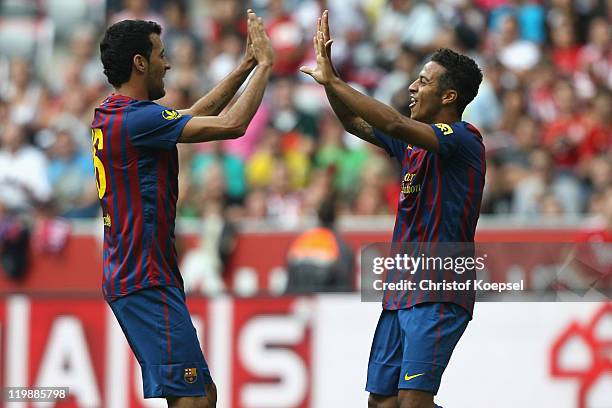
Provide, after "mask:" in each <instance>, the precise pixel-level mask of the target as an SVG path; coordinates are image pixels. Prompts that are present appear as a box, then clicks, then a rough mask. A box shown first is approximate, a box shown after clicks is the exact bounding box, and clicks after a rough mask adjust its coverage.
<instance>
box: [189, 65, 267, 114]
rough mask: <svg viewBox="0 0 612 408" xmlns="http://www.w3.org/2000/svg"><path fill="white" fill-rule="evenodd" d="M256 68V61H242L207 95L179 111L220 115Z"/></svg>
mask: <svg viewBox="0 0 612 408" xmlns="http://www.w3.org/2000/svg"><path fill="white" fill-rule="evenodd" d="M253 68H255V64H254V63H249V62H248V61H242V63H241V64H240V65H239V66H237V67H236V69H234V70H233V71H232V72H231V73H230V74H229V75H228V76H227V77H225V78H224V79H223V80H222V81H221V82H219V83H218V84H217V85H216V86H215V87H214V88H213V89H211V90H210V91H209V92H208V93H207V94H206V95H204V96H203V97H201V98H200V99H198V101H197V102H196V103H194V104H193V106H191V107H190V108H189V109H183V110H180V111H179V112H180V113H182V114H188V115H192V116H213V115H218V114H219V113H220V112H221V111H222V110H223V109H224V108H225V107H226V106H227V104H228V103H229V102H230V101H231V100H232V98H233V97H234V95H235V94H236V92H237V91H238V89H239V88H240V86H242V84H243V82H244V81H246V79H247V77H248V76H249V74H250V73H251V71H252V70H253Z"/></svg>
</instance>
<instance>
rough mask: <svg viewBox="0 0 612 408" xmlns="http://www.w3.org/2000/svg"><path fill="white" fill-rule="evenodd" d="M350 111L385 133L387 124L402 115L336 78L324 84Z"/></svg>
mask: <svg viewBox="0 0 612 408" xmlns="http://www.w3.org/2000/svg"><path fill="white" fill-rule="evenodd" d="M326 91H327V92H330V93H333V94H334V95H335V96H336V97H337V98H338V100H340V101H341V102H342V103H343V104H344V105H345V106H346V107H347V108H348V109H349V110H350V111H351V112H354V114H355V115H356V116H359V117H361V118H363V119H364V120H365V121H366V122H368V123H369V124H370V125H372V126H373V127H375V128H377V129H380V130H382V131H383V132H385V133H387V131H388V130H389V129H387V127H388V126H389V124H391V123H393V122H396V121H398V120H399V119H400V118H401V117H402V115H401V114H400V113H399V112H397V111H396V110H395V109H393V108H391V107H390V106H387V105H385V104H384V103H382V102H379V101H377V100H376V99H374V98H371V97H369V96H367V95H364V94H362V93H361V92H359V91H357V90H356V89H354V88H352V87H351V86H349V85H348V84H347V83H346V82H344V81H342V80H341V79H339V78H337V79H334V80H333V81H331V82H330V83H329V85H327V86H326Z"/></svg>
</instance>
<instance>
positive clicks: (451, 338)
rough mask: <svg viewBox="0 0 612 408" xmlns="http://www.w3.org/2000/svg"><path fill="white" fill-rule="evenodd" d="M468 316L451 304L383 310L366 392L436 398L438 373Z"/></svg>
mask: <svg viewBox="0 0 612 408" xmlns="http://www.w3.org/2000/svg"><path fill="white" fill-rule="evenodd" d="M469 321H470V315H469V314H468V312H467V311H466V310H465V309H464V308H462V307H461V306H459V305H456V304H454V303H421V304H417V305H415V306H412V307H411V308H409V309H400V310H383V311H382V313H381V315H380V319H379V320H378V325H377V326H376V332H375V333H374V340H373V341H372V350H371V352H370V360H369V363H368V381H367V385H366V390H367V391H369V392H370V393H372V394H378V395H383V396H391V395H397V393H398V390H420V391H426V392H430V393H432V394H434V395H435V394H437V392H438V389H439V388H440V381H441V380H442V373H444V369H445V368H446V365H447V364H448V361H449V360H450V357H451V354H452V353H453V350H454V349H455V346H456V345H457V342H459V339H460V338H461V335H462V334H463V332H464V331H465V328H466V327H467V324H468V322H469Z"/></svg>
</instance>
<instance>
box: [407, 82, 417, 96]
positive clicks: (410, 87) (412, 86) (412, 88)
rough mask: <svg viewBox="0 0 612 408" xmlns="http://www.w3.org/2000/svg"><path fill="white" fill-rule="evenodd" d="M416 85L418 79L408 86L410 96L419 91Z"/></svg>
mask: <svg viewBox="0 0 612 408" xmlns="http://www.w3.org/2000/svg"><path fill="white" fill-rule="evenodd" d="M418 83H419V80H418V79H415V80H414V81H413V82H412V83H411V84H410V86H409V87H408V90H409V91H410V93H411V94H413V93H417V92H418V90H419V89H418V87H417V85H418Z"/></svg>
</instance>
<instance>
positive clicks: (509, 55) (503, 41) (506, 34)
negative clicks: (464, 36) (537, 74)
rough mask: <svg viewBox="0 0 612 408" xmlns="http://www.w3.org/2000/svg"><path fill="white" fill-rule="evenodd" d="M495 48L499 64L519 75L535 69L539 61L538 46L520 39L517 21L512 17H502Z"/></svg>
mask: <svg viewBox="0 0 612 408" xmlns="http://www.w3.org/2000/svg"><path fill="white" fill-rule="evenodd" d="M495 48H496V50H497V59H498V60H499V62H501V63H502V65H503V66H504V67H506V68H507V69H509V70H510V71H513V72H515V73H516V74H519V75H520V74H523V73H525V71H527V70H529V69H531V68H533V67H535V66H536V64H537V63H538V61H539V60H540V54H541V53H540V49H539V48H538V46H537V45H535V44H534V43H532V42H530V41H526V40H522V39H521V38H520V36H519V27H518V21H517V19H516V17H515V16H513V15H508V16H506V17H504V19H503V21H502V23H501V26H500V32H499V34H498V39H497V44H496V46H495Z"/></svg>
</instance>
